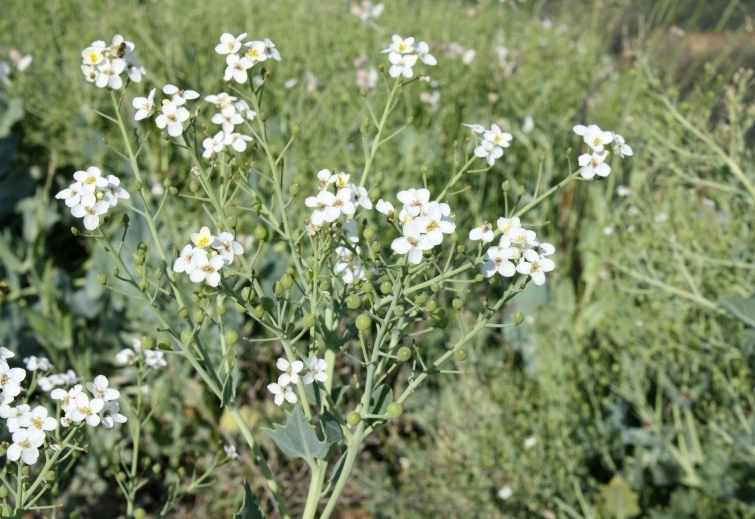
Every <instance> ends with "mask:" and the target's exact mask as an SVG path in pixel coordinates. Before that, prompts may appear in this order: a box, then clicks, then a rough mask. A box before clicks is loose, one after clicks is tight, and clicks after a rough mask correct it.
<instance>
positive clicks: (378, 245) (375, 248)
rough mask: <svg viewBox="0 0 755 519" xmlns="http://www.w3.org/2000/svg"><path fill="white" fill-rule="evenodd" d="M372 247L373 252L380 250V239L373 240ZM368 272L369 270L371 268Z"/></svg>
mask: <svg viewBox="0 0 755 519" xmlns="http://www.w3.org/2000/svg"><path fill="white" fill-rule="evenodd" d="M370 247H372V252H374V253H378V252H380V243H379V242H378V241H374V242H372V245H370ZM367 272H369V270H368V271H367Z"/></svg>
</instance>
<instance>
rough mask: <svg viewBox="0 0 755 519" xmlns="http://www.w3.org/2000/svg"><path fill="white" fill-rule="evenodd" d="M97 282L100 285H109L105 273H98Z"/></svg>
mask: <svg viewBox="0 0 755 519" xmlns="http://www.w3.org/2000/svg"><path fill="white" fill-rule="evenodd" d="M97 283H99V284H100V285H103V286H104V285H107V278H106V277H105V274H97Z"/></svg>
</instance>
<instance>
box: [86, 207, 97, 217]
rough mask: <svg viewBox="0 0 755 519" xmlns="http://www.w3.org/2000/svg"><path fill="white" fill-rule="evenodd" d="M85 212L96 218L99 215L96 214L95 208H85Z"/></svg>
mask: <svg viewBox="0 0 755 519" xmlns="http://www.w3.org/2000/svg"><path fill="white" fill-rule="evenodd" d="M84 210H85V211H86V212H87V213H89V214H91V215H92V216H94V215H95V214H97V213H95V212H94V208H93V207H85V208H84Z"/></svg>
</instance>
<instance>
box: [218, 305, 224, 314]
mask: <svg viewBox="0 0 755 519" xmlns="http://www.w3.org/2000/svg"><path fill="white" fill-rule="evenodd" d="M218 315H221V316H223V315H225V306H219V307H218Z"/></svg>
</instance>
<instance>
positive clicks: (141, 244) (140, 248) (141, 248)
mask: <svg viewBox="0 0 755 519" xmlns="http://www.w3.org/2000/svg"><path fill="white" fill-rule="evenodd" d="M136 250H138V251H139V252H141V253H142V254H146V253H147V244H146V243H144V242H143V241H142V242H139V245H137V246H136Z"/></svg>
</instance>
